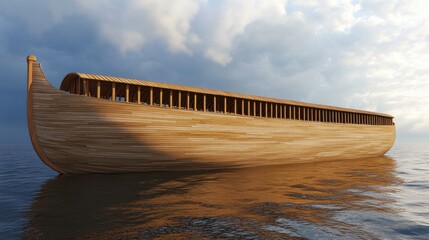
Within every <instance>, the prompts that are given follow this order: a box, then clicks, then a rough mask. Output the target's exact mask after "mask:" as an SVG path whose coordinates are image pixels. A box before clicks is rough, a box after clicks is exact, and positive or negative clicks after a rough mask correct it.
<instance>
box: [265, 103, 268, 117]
mask: <svg viewBox="0 0 429 240" xmlns="http://www.w3.org/2000/svg"><path fill="white" fill-rule="evenodd" d="M265 117H266V118H267V117H268V103H267V102H266V103H265Z"/></svg>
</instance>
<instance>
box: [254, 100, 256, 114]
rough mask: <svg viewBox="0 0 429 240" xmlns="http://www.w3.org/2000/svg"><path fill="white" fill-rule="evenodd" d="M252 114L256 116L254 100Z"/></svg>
mask: <svg viewBox="0 0 429 240" xmlns="http://www.w3.org/2000/svg"><path fill="white" fill-rule="evenodd" d="M253 116H254V117H256V101H253Z"/></svg>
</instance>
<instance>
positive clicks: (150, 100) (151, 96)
mask: <svg viewBox="0 0 429 240" xmlns="http://www.w3.org/2000/svg"><path fill="white" fill-rule="evenodd" d="M149 95H150V96H149V98H150V99H149V104H150V105H153V87H150V92H149Z"/></svg>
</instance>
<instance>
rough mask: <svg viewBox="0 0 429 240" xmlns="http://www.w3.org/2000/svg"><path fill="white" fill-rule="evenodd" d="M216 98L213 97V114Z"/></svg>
mask: <svg viewBox="0 0 429 240" xmlns="http://www.w3.org/2000/svg"><path fill="white" fill-rule="evenodd" d="M216 104H217V103H216V96H213V112H216Z"/></svg>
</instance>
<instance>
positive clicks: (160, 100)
mask: <svg viewBox="0 0 429 240" xmlns="http://www.w3.org/2000/svg"><path fill="white" fill-rule="evenodd" d="M162 98H163V96H162V88H160V89H159V106H160V107H162Z"/></svg>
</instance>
